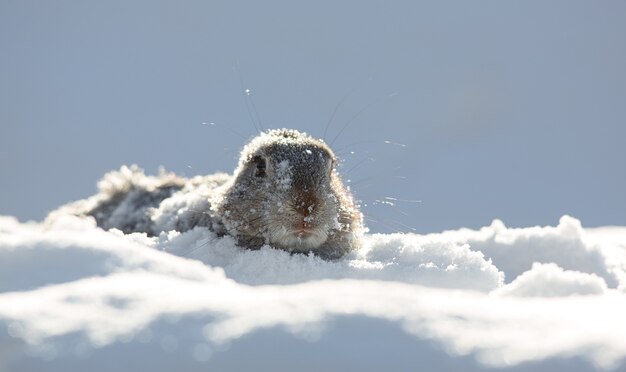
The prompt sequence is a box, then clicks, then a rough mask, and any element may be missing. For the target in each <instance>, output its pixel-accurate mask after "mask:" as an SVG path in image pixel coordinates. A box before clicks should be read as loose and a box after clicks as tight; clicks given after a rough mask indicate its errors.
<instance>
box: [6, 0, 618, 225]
mask: <svg viewBox="0 0 626 372" xmlns="http://www.w3.org/2000/svg"><path fill="white" fill-rule="evenodd" d="M625 66H626V2H623V1H611V2H608V1H607V2H593V1H572V0H566V1H550V2H543V1H506V2H504V1H484V2H467V1H437V2H429V3H423V2H413V1H386V2H382V1H361V0H351V1H341V2H338V1H315V2H294V1H184V2H175V1H155V0H149V1H148V0H140V1H132V2H129V1H119V0H110V1H65V0H58V1H30V0H0V190H1V192H0V214H5V215H6V214H8V215H14V216H16V217H18V218H19V219H20V220H30V219H36V220H39V219H42V218H43V217H44V216H45V215H46V213H47V212H48V211H50V210H52V209H54V208H56V207H57V206H59V205H61V204H63V203H66V202H68V201H71V200H76V199H80V198H84V197H87V196H89V195H92V194H93V193H94V192H95V191H96V183H97V181H98V180H99V179H100V177H101V176H102V175H103V174H104V173H105V172H107V171H109V170H113V169H118V168H119V167H120V166H121V165H122V164H132V163H136V164H138V165H139V166H141V167H142V168H144V169H145V170H146V171H147V172H148V173H155V172H157V170H158V168H159V166H163V167H165V169H167V170H170V171H174V172H176V173H178V174H180V175H186V176H192V175H196V174H207V173H213V172H216V171H226V172H232V169H233V168H234V166H235V164H236V158H237V154H238V151H239V150H240V148H241V147H242V146H243V145H244V144H245V142H246V141H247V140H248V139H249V138H251V137H252V136H254V134H255V133H256V129H255V124H256V127H262V128H276V127H289V128H295V129H299V130H303V131H306V132H309V133H311V134H313V135H314V136H317V137H322V136H324V133H325V128H326V127H327V125H328V129H327V131H326V135H325V137H326V139H327V141H328V142H332V145H333V148H334V149H335V150H336V152H337V153H338V154H339V155H340V156H341V157H342V159H343V163H342V165H341V169H340V172H341V173H342V175H343V177H344V179H345V180H349V182H350V184H351V188H352V190H353V191H354V193H355V195H356V197H357V198H358V199H359V200H361V202H362V204H363V209H364V212H365V214H366V215H367V218H368V225H369V227H370V230H371V231H373V232H392V231H417V232H420V233H426V232H434V231H441V230H445V229H455V228H458V227H461V226H465V227H472V228H476V227H480V226H484V225H485V224H489V223H490V222H491V220H492V219H494V218H500V219H503V220H504V222H505V223H506V224H507V225H509V226H532V225H546V224H556V223H557V221H558V218H559V217H560V216H561V215H563V214H570V215H573V216H574V217H577V218H580V219H581V220H582V222H583V224H584V225H585V226H598V225H626V192H625V190H626V166H625V165H624V162H625V160H626V149H625V145H624V142H625V139H626V67H625ZM246 89H250V94H249V95H246V94H245V93H244V92H245V90H246ZM385 198H396V199H402V200H407V201H392V203H393V204H394V205H390V203H389V202H390V201H391V200H390V199H385ZM416 201H421V202H416Z"/></svg>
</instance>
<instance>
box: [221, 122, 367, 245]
mask: <svg viewBox="0 0 626 372" xmlns="http://www.w3.org/2000/svg"><path fill="white" fill-rule="evenodd" d="M335 164H336V158H335V155H334V153H333V151H332V150H331V149H330V148H329V147H328V146H327V145H326V144H325V143H324V142H323V141H321V140H317V139H314V138H313V137H311V136H309V135H307V134H306V133H301V132H298V131H296V130H288V129H278V130H270V131H267V132H264V133H261V134H260V135H258V136H257V137H255V138H254V139H252V140H251V141H250V143H248V144H247V145H246V146H245V147H244V149H243V150H242V152H241V156H240V159H239V165H238V167H237V169H236V170H235V174H234V177H233V182H232V184H230V185H229V187H228V189H227V190H226V191H225V192H224V194H223V195H222V197H221V200H218V201H217V203H216V204H217V208H216V209H217V213H218V215H220V216H221V217H222V219H223V221H224V225H225V228H226V229H227V230H228V232H229V234H231V235H233V236H236V237H237V239H238V241H239V244H240V245H243V246H246V247H252V248H258V247H260V246H261V245H263V244H269V245H271V246H274V247H276V248H281V249H285V250H288V251H294V252H309V251H312V252H314V253H319V254H320V255H323V256H324V255H326V256H329V257H334V256H341V255H342V254H344V253H345V252H346V251H349V250H352V249H353V248H355V244H356V243H355V242H354V241H355V234H357V233H358V232H359V231H360V228H361V225H362V217H361V213H360V212H359V211H358V209H357V208H356V207H355V204H354V202H353V200H352V197H351V196H350V194H349V193H348V191H347V190H346V189H345V187H344V186H343V184H342V182H341V179H340V178H339V175H338V174H337V172H336V170H335Z"/></svg>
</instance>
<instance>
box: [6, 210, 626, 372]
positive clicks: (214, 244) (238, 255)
mask: <svg viewBox="0 0 626 372" xmlns="http://www.w3.org/2000/svg"><path fill="white" fill-rule="evenodd" d="M624 314H626V227H603V228H593V229H588V228H584V227H582V225H581V223H580V221H578V220H576V219H575V218H573V217H569V216H564V217H563V218H561V220H560V221H559V223H558V225H557V226H553V227H552V226H546V227H530V228H508V227H506V226H505V225H504V223H503V222H501V221H497V220H496V221H494V222H493V223H492V224H491V225H490V226H486V227H484V228H482V229H479V230H469V229H460V230H456V231H446V232H442V233H439V234H427V235H419V234H391V235H386V234H366V235H365V236H364V245H363V248H362V249H361V250H360V251H358V252H354V253H353V254H351V255H349V256H347V257H344V258H342V259H340V260H336V261H325V260H322V259H320V258H319V257H316V256H312V255H304V254H295V255H289V254H288V253H287V252H285V251H282V250H275V249H272V248H270V247H264V248H262V249H260V250H257V251H250V250H245V249H241V248H238V247H237V246H236V245H235V241H234V239H232V238H230V237H224V238H217V237H216V236H215V235H214V234H213V233H212V232H210V231H209V230H207V229H205V228H200V227H196V228H194V229H193V230H190V231H187V232H184V233H179V232H176V231H169V232H164V233H162V234H160V235H159V236H155V237H148V236H147V235H145V234H139V233H134V234H128V235H125V234H123V233H122V232H121V231H119V230H110V231H104V230H102V229H100V228H98V227H96V224H95V221H94V220H93V219H91V218H86V219H85V218H78V217H73V216H69V215H63V214H62V213H59V214H58V215H57V216H55V218H54V219H49V220H47V221H46V222H42V223H38V222H27V223H22V222H19V221H17V220H16V219H15V218H13V217H8V216H5V217H0V371H3V372H4V371H21V370H46V371H84V370H90V371H107V370H122V371H123V370H144V369H148V368H149V369H150V370H151V371H171V370H185V371H195V370H198V371H200V370H203V371H206V370H222V371H224V370H262V371H263V370H267V371H270V370H272V371H276V370H295V369H297V370H310V371H315V370H337V371H339V370H354V369H359V370H362V371H379V370H381V369H383V368H385V369H390V370H415V369H419V367H420V366H421V367H423V368H424V369H426V370H464V371H479V370H493V368H496V369H504V370H509V369H511V370H516V371H520V370H521V371H523V370H533V371H537V370H567V371H572V370H594V369H608V370H611V369H615V370H623V369H625V368H626V361H625V359H624V358H625V357H626V317H625V316H624Z"/></svg>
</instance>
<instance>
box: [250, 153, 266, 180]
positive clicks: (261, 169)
mask: <svg viewBox="0 0 626 372" xmlns="http://www.w3.org/2000/svg"><path fill="white" fill-rule="evenodd" d="M252 162H253V163H255V164H256V169H255V170H254V176H255V177H265V175H266V173H265V169H266V168H267V163H266V161H265V159H263V158H262V157H261V156H258V155H257V156H255V157H253V158H252Z"/></svg>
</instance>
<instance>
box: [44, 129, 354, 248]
mask: <svg viewBox="0 0 626 372" xmlns="http://www.w3.org/2000/svg"><path fill="white" fill-rule="evenodd" d="M335 162H336V159H335V155H334V154H333V152H332V150H331V149H330V148H329V147H328V146H327V145H326V144H324V143H323V142H322V141H319V140H316V139H314V138H312V137H310V136H308V135H307V134H305V133H300V132H298V131H295V130H287V129H280V130H270V131H267V132H264V133H261V134H260V135H259V136H257V137H255V138H254V139H252V141H251V142H250V143H248V144H247V145H246V146H245V147H244V149H243V150H242V152H241V157H240V159H239V165H238V167H237V169H236V170H235V173H234V175H232V176H229V175H226V174H223V173H218V174H213V175H208V176H197V177H194V178H191V179H185V178H181V177H178V176H176V175H174V174H171V173H165V172H161V173H160V174H159V175H158V176H146V175H145V174H144V173H143V171H142V170H141V169H139V168H138V167H137V166H131V167H126V166H123V167H122V168H121V169H120V170H119V171H114V172H110V173H108V174H106V175H105V176H104V178H103V179H102V180H101V181H100V182H99V184H98V188H99V190H100V193H99V194H97V195H95V196H93V197H91V198H88V199H85V200H81V201H78V202H75V203H72V204H69V205H66V206H64V207H62V208H60V209H59V210H57V211H55V212H53V213H52V214H51V216H50V218H54V216H55V215H58V214H59V213H61V214H64V213H71V214H78V215H88V216H92V217H94V218H95V219H96V222H97V224H98V226H100V227H102V228H104V229H111V228H116V229H119V230H121V231H123V232H124V233H127V234H128V233H133V232H143V233H147V234H148V235H150V236H154V235H159V234H160V233H161V232H164V231H165V232H167V231H172V230H176V231H179V232H184V231H187V230H191V229H192V228H194V227H196V226H204V227H207V228H209V229H211V230H213V231H215V232H216V233H217V234H218V235H225V234H229V235H232V236H233V237H235V238H236V239H237V241H238V243H239V245H240V246H243V247H247V248H252V249H257V248H260V247H261V246H263V245H265V244H268V245H270V246H273V247H275V248H280V249H284V250H287V251H290V252H303V253H306V252H313V253H315V254H317V255H320V256H322V257H324V258H338V257H341V256H343V255H344V254H346V253H347V252H350V251H352V250H354V249H357V248H358V247H359V245H360V234H361V230H362V215H361V213H360V212H359V210H358V208H357V207H356V205H355V203H354V202H353V200H352V197H351V196H350V194H349V193H348V191H347V190H346V189H345V187H344V186H343V184H342V182H341V179H340V178H339V175H338V174H337V172H336V171H335V169H334V165H335Z"/></svg>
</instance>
